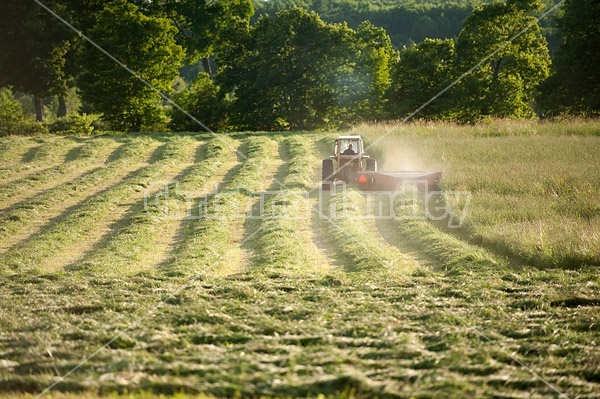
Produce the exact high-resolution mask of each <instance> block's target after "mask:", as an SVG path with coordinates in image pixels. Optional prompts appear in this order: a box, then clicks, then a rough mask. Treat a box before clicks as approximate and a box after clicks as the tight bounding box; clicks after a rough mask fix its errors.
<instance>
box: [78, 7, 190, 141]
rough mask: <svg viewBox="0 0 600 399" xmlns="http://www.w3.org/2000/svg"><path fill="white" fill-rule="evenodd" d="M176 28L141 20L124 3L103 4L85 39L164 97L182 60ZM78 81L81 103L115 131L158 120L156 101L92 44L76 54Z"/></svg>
mask: <svg viewBox="0 0 600 399" xmlns="http://www.w3.org/2000/svg"><path fill="white" fill-rule="evenodd" d="M175 33H176V29H175V28H174V27H173V25H172V24H171V22H170V21H169V20H167V19H165V18H160V17H152V16H146V15H144V14H142V13H141V12H140V11H139V10H138V8H137V7H136V6H134V5H133V4H130V3H127V2H126V1H125V0H117V1H114V2H112V3H110V4H109V5H107V6H106V7H105V8H104V10H103V11H102V12H101V13H100V14H99V15H98V19H97V21H96V24H95V25H94V27H93V28H91V29H90V30H89V36H90V37H91V38H92V39H93V40H95V41H96V42H97V43H98V44H99V45H100V46H101V47H102V48H104V49H105V50H106V51H107V52H108V53H110V54H111V55H112V56H113V57H115V58H116V59H118V60H120V61H121V62H123V63H124V64H125V65H127V67H128V68H130V69H131V70H133V71H134V72H135V73H136V74H137V75H138V76H140V77H141V78H143V79H145V80H146V81H147V82H149V83H150V84H152V86H154V87H155V88H156V89H158V90H161V91H162V92H166V93H168V92H169V91H170V90H171V84H172V83H173V80H174V79H175V77H176V76H177V75H178V68H179V66H180V65H181V61H182V59H183V57H184V52H183V50H182V48H181V47H180V46H179V45H177V44H176V43H175V39H174V36H175ZM81 62H82V64H83V71H82V73H81V75H80V77H79V80H78V83H79V88H80V89H81V96H82V99H83V101H84V103H85V104H87V105H89V106H90V107H91V109H92V110H93V111H94V112H98V113H102V114H103V115H104V119H105V120H106V121H108V122H109V123H110V124H111V127H112V128H113V129H116V130H123V131H141V130H147V129H151V128H153V127H154V128H155V127H156V126H157V125H159V124H160V123H161V122H164V115H163V114H162V111H161V108H160V107H159V106H160V101H161V99H160V97H159V96H158V94H156V93H155V92H154V90H152V89H151V88H149V87H147V86H146V85H145V84H144V83H143V82H141V81H140V80H139V79H137V78H136V77H135V76H133V75H132V74H131V73H130V72H128V71H127V70H125V69H124V68H122V67H121V66H119V65H118V64H117V63H115V61H114V60H112V59H111V58H109V57H107V56H106V55H105V54H102V53H101V52H99V51H98V49H96V48H95V47H93V46H90V45H88V46H86V47H85V49H84V50H83V52H82V56H81Z"/></svg>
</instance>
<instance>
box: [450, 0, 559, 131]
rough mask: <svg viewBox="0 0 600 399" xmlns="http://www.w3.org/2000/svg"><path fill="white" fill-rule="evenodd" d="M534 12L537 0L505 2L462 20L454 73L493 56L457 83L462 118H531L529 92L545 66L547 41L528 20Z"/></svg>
mask: <svg viewBox="0 0 600 399" xmlns="http://www.w3.org/2000/svg"><path fill="white" fill-rule="evenodd" d="M540 7H541V3H540V2H539V1H538V0H509V1H508V2H507V3H506V4H504V3H493V4H489V5H485V6H483V7H481V8H478V9H477V10H475V11H474V12H473V15H471V16H470V17H469V18H467V20H466V21H465V24H464V26H463V29H462V30H461V32H460V35H459V36H458V40H457V44H456V52H457V56H458V67H459V69H460V70H461V71H467V70H469V69H470V68H472V67H473V66H475V65H476V64H478V63H479V62H481V61H482V60H484V59H485V58H486V57H488V56H489V55H490V54H493V55H492V56H491V57H490V58H489V59H488V60H487V61H486V62H484V63H483V64H482V65H481V66H480V67H479V68H477V69H476V70H475V71H473V72H472V73H471V74H469V75H468V76H467V77H465V79H464V80H463V81H461V82H460V83H459V86H458V90H457V96H458V98H460V99H461V101H462V104H461V107H460V109H459V111H460V114H461V118H462V119H465V120H473V119H477V118H479V117H482V116H494V117H531V116H533V115H535V112H534V93H535V90H536V88H537V87H538V86H539V84H540V83H541V82H542V81H544V79H546V78H547V77H548V74H549V66H550V56H549V53H548V46H547V42H546V40H545V39H544V37H543V36H542V35H541V33H540V27H539V25H538V24H537V23H536V18H535V17H533V16H531V15H530V13H532V12H533V11H536V10H538V9H539V8H540ZM517 35H518V37H516V38H514V37H515V36H517ZM513 38H514V40H512V41H511V42H510V43H508V41H509V40H510V39H513Z"/></svg>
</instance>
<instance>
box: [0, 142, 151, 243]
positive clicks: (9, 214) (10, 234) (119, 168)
mask: <svg viewBox="0 0 600 399" xmlns="http://www.w3.org/2000/svg"><path fill="white" fill-rule="evenodd" d="M100 142H101V143H102V141H100ZM103 144H105V145H106V148H107V149H111V148H112V146H113V143H112V142H105V143H103ZM158 144H159V142H158V141H156V140H154V139H149V138H145V137H140V138H134V139H131V140H128V141H126V142H125V144H122V145H121V146H120V147H118V148H117V149H116V150H114V151H113V152H112V154H111V155H110V157H109V159H110V161H109V162H107V163H106V165H104V166H99V167H96V168H95V169H92V170H90V171H88V172H87V173H84V174H81V175H80V176H78V177H76V178H74V179H73V180H70V181H66V182H63V183H60V184H57V185H55V186H53V187H52V188H50V189H48V190H45V191H42V192H40V193H39V194H37V195H34V196H31V197H29V198H25V199H23V200H22V201H20V202H18V203H15V204H13V205H12V206H10V207H8V208H5V209H4V210H3V212H2V214H0V222H1V223H0V242H1V244H0V249H3V250H5V249H7V248H9V247H10V246H11V245H14V244H15V243H17V242H19V241H21V240H24V239H26V238H27V237H28V236H29V235H31V234H33V233H35V231H36V230H37V229H39V228H40V227H41V226H43V225H44V224H46V223H48V221H49V220H51V219H52V218H55V217H58V216H59V215H60V214H61V213H63V212H65V210H66V209H68V208H69V207H72V206H76V205H77V203H79V202H80V201H83V200H84V199H86V198H89V197H92V196H94V195H96V194H97V193H98V192H99V191H101V190H105V189H107V188H108V187H110V186H112V185H114V184H116V183H118V182H120V181H121V179H122V178H123V177H124V176H125V175H126V174H127V173H129V171H130V170H131V169H135V168H140V167H142V166H143V163H144V162H147V160H148V158H149V156H150V153H151V151H153V150H156V148H157V146H158ZM86 153H88V152H87V151H85V148H84V150H82V151H81V153H80V155H85V154H86ZM74 162H75V161H74Z"/></svg>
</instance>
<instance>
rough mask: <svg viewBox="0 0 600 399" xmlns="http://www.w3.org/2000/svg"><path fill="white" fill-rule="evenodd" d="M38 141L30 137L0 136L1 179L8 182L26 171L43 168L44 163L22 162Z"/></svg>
mask: <svg viewBox="0 0 600 399" xmlns="http://www.w3.org/2000/svg"><path fill="white" fill-rule="evenodd" d="M37 145H38V143H36V142H35V141H33V140H32V139H31V138H28V137H17V136H13V137H2V138H0V180H1V181H3V182H6V181H7V180H8V179H14V178H15V176H20V175H22V174H24V173H27V172H30V171H33V170H36V169H39V168H42V167H43V165H32V164H30V163H27V162H22V160H23V158H24V156H25V154H27V153H28V152H29V151H30V150H31V149H32V148H33V147H36V146H37Z"/></svg>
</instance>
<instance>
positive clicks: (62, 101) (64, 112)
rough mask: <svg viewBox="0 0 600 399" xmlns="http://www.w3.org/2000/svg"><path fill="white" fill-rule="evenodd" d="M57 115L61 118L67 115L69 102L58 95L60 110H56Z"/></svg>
mask: <svg viewBox="0 0 600 399" xmlns="http://www.w3.org/2000/svg"><path fill="white" fill-rule="evenodd" d="M56 116H58V117H59V118H62V117H65V116H67V102H66V101H65V98H64V97H62V96H60V97H58V111H57V112H56Z"/></svg>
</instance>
